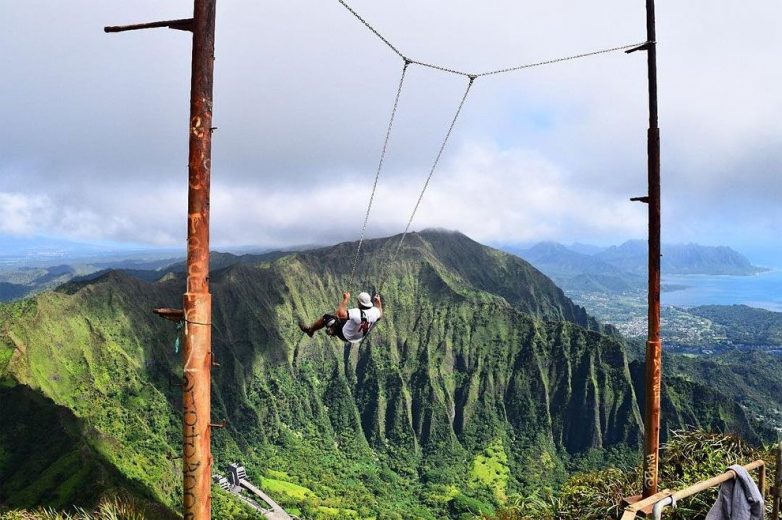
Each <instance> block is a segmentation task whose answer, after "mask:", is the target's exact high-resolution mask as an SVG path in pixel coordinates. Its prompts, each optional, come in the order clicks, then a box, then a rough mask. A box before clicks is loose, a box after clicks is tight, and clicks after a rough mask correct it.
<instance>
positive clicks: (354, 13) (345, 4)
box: [337, 0, 407, 60]
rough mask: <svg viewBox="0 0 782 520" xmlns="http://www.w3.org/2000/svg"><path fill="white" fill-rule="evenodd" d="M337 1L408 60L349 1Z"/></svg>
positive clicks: (398, 54)
mask: <svg viewBox="0 0 782 520" xmlns="http://www.w3.org/2000/svg"><path fill="white" fill-rule="evenodd" d="M337 1H338V2H339V3H340V4H342V6H343V7H344V8H345V9H347V10H348V11H350V13H351V14H352V15H353V16H355V17H356V19H357V20H358V21H359V22H361V23H363V24H364V26H366V28H367V29H369V30H370V31H372V32H373V33H374V34H375V36H377V37H378V38H380V40H381V41H382V42H383V43H385V44H386V45H387V46H388V48H389V49H391V50H392V51H394V53H395V54H396V55H397V56H399V57H400V58H402V59H404V60H407V58H405V57H404V55H403V54H402V53H401V52H400V51H399V49H397V48H396V47H394V45H393V44H392V43H391V42H390V41H388V40H386V39H385V37H383V35H382V34H380V32H379V31H378V30H377V29H375V28H374V27H372V26H371V25H370V24H369V22H367V21H366V20H364V18H362V16H361V15H360V14H358V13H357V12H356V11H355V10H354V9H353V8H352V7H350V6H349V5H348V3H347V2H345V0H337Z"/></svg>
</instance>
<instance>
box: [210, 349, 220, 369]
mask: <svg viewBox="0 0 782 520" xmlns="http://www.w3.org/2000/svg"><path fill="white" fill-rule="evenodd" d="M209 357H211V358H212V366H213V367H219V366H220V363H218V362H217V361H215V353H214V352H211V351H210V352H209Z"/></svg>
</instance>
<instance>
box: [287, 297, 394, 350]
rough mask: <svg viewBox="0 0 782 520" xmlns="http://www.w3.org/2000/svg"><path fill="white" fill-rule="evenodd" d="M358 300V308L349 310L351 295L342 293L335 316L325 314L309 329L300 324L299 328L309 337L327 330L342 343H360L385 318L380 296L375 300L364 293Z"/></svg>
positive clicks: (327, 332)
mask: <svg viewBox="0 0 782 520" xmlns="http://www.w3.org/2000/svg"><path fill="white" fill-rule="evenodd" d="M357 299H358V308H355V309H350V310H348V302H350V293H348V292H346V293H342V302H341V303H340V304H339V307H337V312H336V313H335V314H324V315H323V317H321V318H320V319H319V320H318V321H316V322H315V323H313V324H312V325H310V326H309V327H308V326H307V325H305V324H304V323H301V322H300V323H299V328H300V329H301V331H302V332H304V333H305V334H307V335H308V336H309V337H312V336H313V334H315V332H317V331H319V330H320V329H323V328H325V329H326V334H328V335H329V336H336V337H338V338H339V339H341V340H342V341H350V342H353V343H355V342H359V341H361V340H362V339H364V336H366V335H367V334H368V333H369V331H370V330H371V329H372V326H373V325H374V324H375V323H377V320H379V319H380V318H381V317H382V316H383V304H382V303H381V302H380V295H379V294H378V295H375V297H374V299H373V298H370V297H369V293H365V292H362V293H361V294H359V295H358V298H357ZM373 301H374V304H373Z"/></svg>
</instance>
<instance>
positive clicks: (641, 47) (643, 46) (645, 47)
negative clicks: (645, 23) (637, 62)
mask: <svg viewBox="0 0 782 520" xmlns="http://www.w3.org/2000/svg"><path fill="white" fill-rule="evenodd" d="M655 43H657V42H645V43H642V44H641V45H639V46H638V47H633V48H632V49H627V50H626V51H625V54H630V53H631V52H636V51H648V50H649V49H650V48H651V46H652V45H654V44H655Z"/></svg>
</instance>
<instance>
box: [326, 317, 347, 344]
mask: <svg viewBox="0 0 782 520" xmlns="http://www.w3.org/2000/svg"><path fill="white" fill-rule="evenodd" d="M347 322H348V320H347V319H343V318H337V317H336V316H334V315H333V314H324V315H323V323H325V324H326V334H328V335H329V336H336V337H338V338H339V339H341V340H342V341H347V340H346V339H345V336H344V335H343V334H342V327H344V326H345V324H346V323H347ZM329 324H330V325H329Z"/></svg>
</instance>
